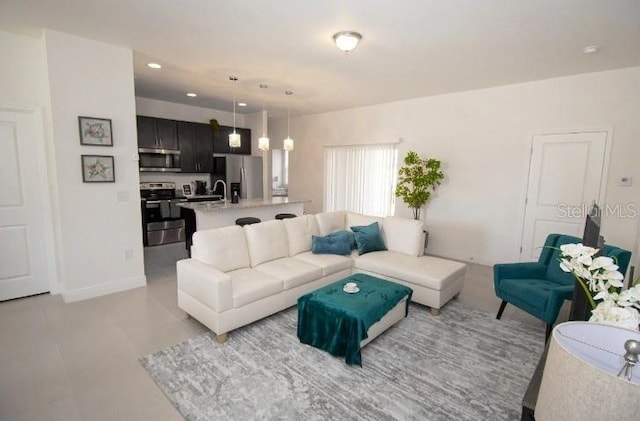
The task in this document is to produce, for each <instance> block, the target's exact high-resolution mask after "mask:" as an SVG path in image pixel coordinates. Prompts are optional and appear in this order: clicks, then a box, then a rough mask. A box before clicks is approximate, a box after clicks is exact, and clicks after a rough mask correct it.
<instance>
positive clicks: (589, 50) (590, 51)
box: [582, 45, 600, 54]
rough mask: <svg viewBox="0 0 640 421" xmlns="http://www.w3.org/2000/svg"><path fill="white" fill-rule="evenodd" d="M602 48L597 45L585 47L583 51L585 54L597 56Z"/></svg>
mask: <svg viewBox="0 0 640 421" xmlns="http://www.w3.org/2000/svg"><path fill="white" fill-rule="evenodd" d="M599 49H600V48H598V46H597V45H590V46H588V47H584V48H583V49H582V51H584V53H585V54H595V53H597V52H598V50H599Z"/></svg>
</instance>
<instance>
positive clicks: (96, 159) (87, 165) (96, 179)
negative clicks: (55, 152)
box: [81, 155, 116, 183]
mask: <svg viewBox="0 0 640 421" xmlns="http://www.w3.org/2000/svg"><path fill="white" fill-rule="evenodd" d="M81 158H82V181H83V182H85V183H113V182H115V181H116V174H115V170H114V166H113V164H114V162H113V156H111V155H82V157H81Z"/></svg>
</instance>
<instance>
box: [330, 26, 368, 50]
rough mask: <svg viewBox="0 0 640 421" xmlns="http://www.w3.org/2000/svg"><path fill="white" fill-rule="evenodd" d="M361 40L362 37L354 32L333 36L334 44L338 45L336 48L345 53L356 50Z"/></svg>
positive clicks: (338, 33) (341, 32)
mask: <svg viewBox="0 0 640 421" xmlns="http://www.w3.org/2000/svg"><path fill="white" fill-rule="evenodd" d="M361 39H362V35H360V34H359V33H357V32H354V31H340V32H337V33H335V34H333V42H335V43H336V47H338V48H339V49H340V50H342V51H344V52H345V53H348V52H349V51H351V50H353V49H354V48H356V46H357V45H358V43H359V42H360V40H361Z"/></svg>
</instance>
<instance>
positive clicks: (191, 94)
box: [187, 92, 198, 98]
mask: <svg viewBox="0 0 640 421" xmlns="http://www.w3.org/2000/svg"><path fill="white" fill-rule="evenodd" d="M187 96H190V97H191V98H195V97H197V96H198V94H194V93H193V92H187Z"/></svg>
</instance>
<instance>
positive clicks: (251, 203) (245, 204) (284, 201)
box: [178, 197, 311, 212]
mask: <svg viewBox="0 0 640 421" xmlns="http://www.w3.org/2000/svg"><path fill="white" fill-rule="evenodd" d="M307 202H311V200H308V199H301V200H296V199H289V198H288V197H273V198H271V199H249V200H247V199H245V200H242V199H241V200H240V202H239V203H231V201H227V203H222V202H221V201H210V202H186V203H179V204H178V206H180V207H182V208H185V209H193V210H194V211H200V212H224V211H226V210H233V209H247V208H261V207H266V206H277V205H291V204H296V203H307Z"/></svg>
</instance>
